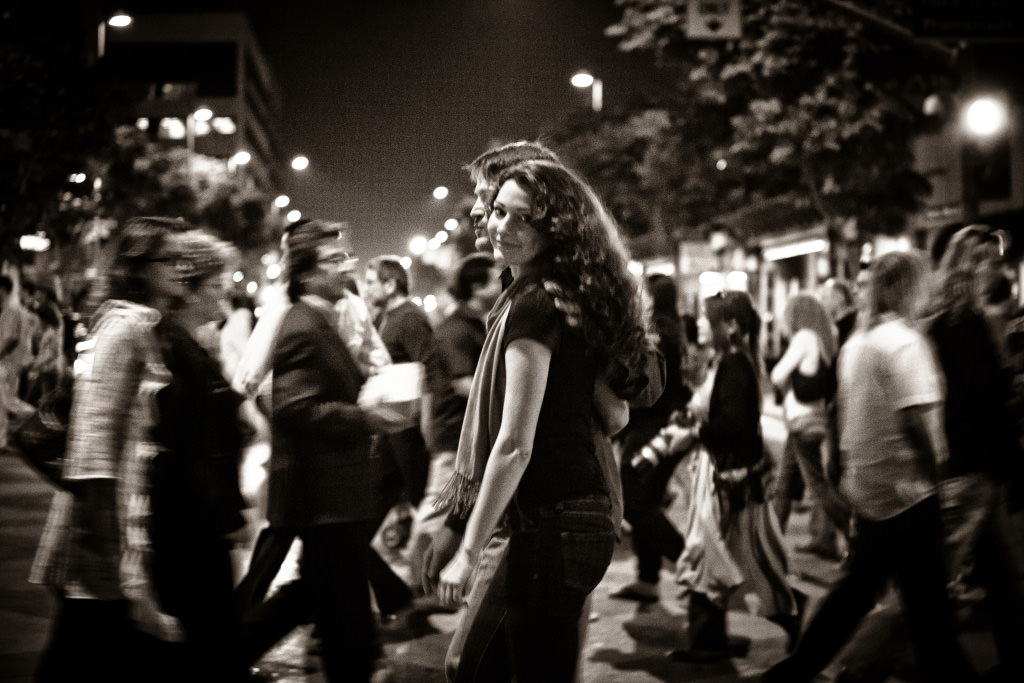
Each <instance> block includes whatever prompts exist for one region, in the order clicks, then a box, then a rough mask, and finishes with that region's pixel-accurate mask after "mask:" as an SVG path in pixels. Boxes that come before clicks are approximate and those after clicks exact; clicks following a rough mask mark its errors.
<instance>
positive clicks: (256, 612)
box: [235, 548, 314, 668]
mask: <svg viewBox="0 0 1024 683" xmlns="http://www.w3.org/2000/svg"><path fill="white" fill-rule="evenodd" d="M304 564H305V548H303V558H302V559H301V560H300V571H301V566H302V565H304ZM313 600H314V596H313V595H311V593H310V588H309V585H308V582H307V581H305V580H304V579H303V578H302V577H301V576H300V577H299V578H298V579H296V580H294V581H291V582H289V583H286V584H284V585H283V586H281V587H280V588H278V589H277V591H276V592H275V593H274V594H273V595H272V596H270V598H269V599H268V600H266V601H265V602H262V603H258V604H256V605H253V606H252V607H250V608H249V609H248V610H246V611H245V612H243V613H242V615H241V618H240V622H239V626H238V635H237V643H236V646H235V656H236V658H237V660H236V661H238V663H239V666H241V667H243V668H246V667H250V666H252V665H253V664H254V663H256V661H257V660H258V659H259V658H260V657H262V656H263V655H264V654H265V653H266V652H267V650H269V649H270V648H272V647H273V646H274V645H275V644H276V643H277V642H278V641H280V640H281V639H282V638H284V637H285V636H286V635H288V634H289V633H291V631H292V629H294V628H295V627H297V626H301V625H302V624H308V623H309V622H310V621H312V618H313V616H312V609H311V606H310V605H311V604H312V601H313Z"/></svg>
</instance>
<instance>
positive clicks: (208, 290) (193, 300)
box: [185, 273, 228, 322]
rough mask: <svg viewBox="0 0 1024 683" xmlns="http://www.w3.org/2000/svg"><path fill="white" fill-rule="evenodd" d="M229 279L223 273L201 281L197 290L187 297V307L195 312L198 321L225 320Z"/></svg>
mask: <svg viewBox="0 0 1024 683" xmlns="http://www.w3.org/2000/svg"><path fill="white" fill-rule="evenodd" d="M227 277H228V276H227V274H226V273H223V274H218V275H211V276H210V277H208V278H205V279H203V280H200V281H199V284H198V286H197V287H196V288H195V290H193V291H192V292H190V293H189V294H188V295H187V296H186V298H185V301H186V304H185V305H186V306H188V307H190V308H191V309H192V310H193V312H194V313H195V315H196V318H197V319H199V320H201V321H202V322H210V321H211V320H221V319H222V318H224V300H225V293H226V292H227V287H226V284H227V283H226V280H227Z"/></svg>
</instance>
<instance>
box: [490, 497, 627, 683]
mask: <svg viewBox="0 0 1024 683" xmlns="http://www.w3.org/2000/svg"><path fill="white" fill-rule="evenodd" d="M516 528H517V530H516V531H513V532H512V536H511V538H510V539H509V549H508V579H507V591H508V620H507V629H508V634H509V643H510V646H511V650H510V655H511V661H512V668H513V671H514V672H515V677H516V680H517V681H518V682H519V683H532V682H533V681H545V682H558V681H563V682H564V683H571V682H572V681H574V680H575V675H576V665H577V662H578V653H579V646H580V643H579V640H580V635H579V634H580V632H579V621H580V616H581V614H582V612H583V606H584V604H585V603H586V600H587V596H588V595H590V592H591V591H592V590H594V588H595V587H596V586H597V584H598V583H599V582H600V581H601V578H602V577H603V576H604V573H605V571H606V570H607V569H608V564H609V563H610V562H611V559H612V552H613V550H614V549H615V532H614V530H613V529H612V522H611V506H610V504H609V502H608V500H607V498H605V499H603V500H587V499H583V500H577V501H566V502H564V503H559V504H558V505H557V506H555V507H554V508H553V509H552V510H544V511H536V512H531V513H529V514H528V515H526V516H524V517H523V518H522V519H521V520H520V523H519V524H518V525H517V526H516Z"/></svg>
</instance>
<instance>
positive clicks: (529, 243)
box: [487, 180, 547, 266]
mask: <svg viewBox="0 0 1024 683" xmlns="http://www.w3.org/2000/svg"><path fill="white" fill-rule="evenodd" d="M532 219H533V197H532V196H530V194H529V193H527V192H526V191H525V190H524V189H523V188H522V187H520V186H519V183H517V182H515V181H514V180H508V181H506V182H505V184H503V185H502V186H501V189H499V190H498V196H497V197H496V198H495V200H494V210H493V211H491V216H490V218H488V220H487V231H488V232H489V233H490V234H492V235H493V236H494V240H495V247H496V248H497V249H498V250H499V251H500V252H501V255H502V256H503V257H504V259H505V263H506V264H507V265H510V266H524V265H526V264H528V263H530V262H531V261H533V260H534V259H535V258H537V256H538V255H539V254H540V253H541V252H542V251H544V248H545V247H546V246H547V238H546V237H545V236H544V235H542V234H541V232H540V231H539V230H538V229H537V228H535V227H534V226H533V224H532V223H531V220H532Z"/></svg>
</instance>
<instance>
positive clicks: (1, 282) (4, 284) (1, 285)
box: [0, 275, 14, 294]
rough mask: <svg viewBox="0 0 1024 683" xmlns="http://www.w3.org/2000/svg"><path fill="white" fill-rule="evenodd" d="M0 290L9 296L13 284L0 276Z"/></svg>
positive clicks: (5, 277)
mask: <svg viewBox="0 0 1024 683" xmlns="http://www.w3.org/2000/svg"><path fill="white" fill-rule="evenodd" d="M0 289H2V290H4V291H5V292H7V293H8V294H10V293H11V292H12V291H13V290H14V282H12V281H11V278H9V277H7V276H6V275H0Z"/></svg>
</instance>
